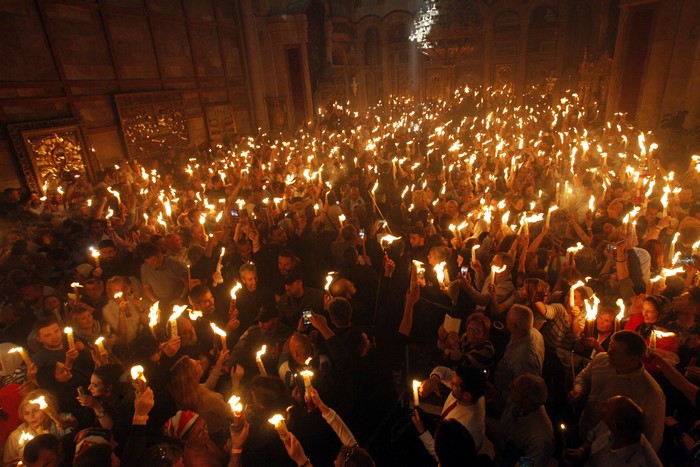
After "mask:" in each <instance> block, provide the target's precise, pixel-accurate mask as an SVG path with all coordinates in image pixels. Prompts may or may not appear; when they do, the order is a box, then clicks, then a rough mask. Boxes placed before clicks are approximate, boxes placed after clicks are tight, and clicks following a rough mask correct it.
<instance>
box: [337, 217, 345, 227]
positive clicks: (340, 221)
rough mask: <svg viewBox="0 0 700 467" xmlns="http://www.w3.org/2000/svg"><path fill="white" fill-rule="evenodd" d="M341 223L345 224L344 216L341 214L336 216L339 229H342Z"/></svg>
mask: <svg viewBox="0 0 700 467" xmlns="http://www.w3.org/2000/svg"><path fill="white" fill-rule="evenodd" d="M343 222H345V214H341V215H339V216H338V223H339V224H340V227H341V228H342V227H343Z"/></svg>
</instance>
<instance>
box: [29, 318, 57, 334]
mask: <svg viewBox="0 0 700 467" xmlns="http://www.w3.org/2000/svg"><path fill="white" fill-rule="evenodd" d="M52 324H55V325H58V320H57V319H56V317H55V316H42V317H41V318H39V319H37V320H36V321H34V325H33V326H32V331H33V332H34V334H38V333H39V330H40V329H42V328H47V327H49V326H51V325H52Z"/></svg>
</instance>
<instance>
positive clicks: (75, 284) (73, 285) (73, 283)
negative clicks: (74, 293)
mask: <svg viewBox="0 0 700 467" xmlns="http://www.w3.org/2000/svg"><path fill="white" fill-rule="evenodd" d="M70 286H71V287H82V285H80V282H71V284H70Z"/></svg>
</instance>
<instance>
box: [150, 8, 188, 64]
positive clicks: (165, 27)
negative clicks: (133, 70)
mask: <svg viewBox="0 0 700 467" xmlns="http://www.w3.org/2000/svg"><path fill="white" fill-rule="evenodd" d="M151 27H152V28H153V37H154V40H155V46H156V51H157V53H158V61H159V62H160V68H161V70H162V72H163V78H191V77H193V76H194V68H193V67H192V52H191V50H190V44H189V40H188V39H187V25H186V24H185V23H184V22H179V21H163V20H153V21H152V24H151Z"/></svg>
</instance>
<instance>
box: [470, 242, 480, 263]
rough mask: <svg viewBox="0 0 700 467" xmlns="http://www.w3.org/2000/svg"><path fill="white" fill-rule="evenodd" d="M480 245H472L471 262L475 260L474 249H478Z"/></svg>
mask: <svg viewBox="0 0 700 467" xmlns="http://www.w3.org/2000/svg"><path fill="white" fill-rule="evenodd" d="M480 247H481V245H474V246H473V247H472V263H475V262H476V250H477V249H479V248H480Z"/></svg>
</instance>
